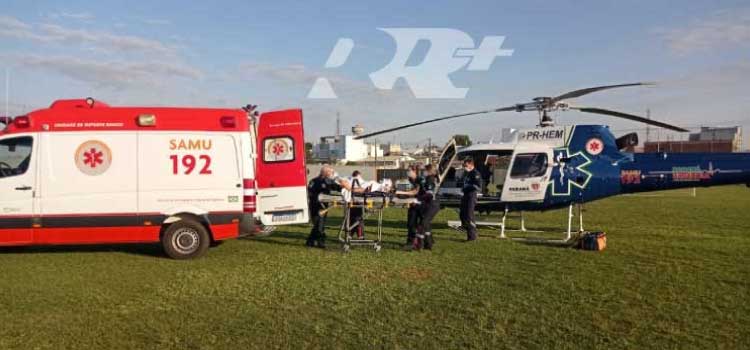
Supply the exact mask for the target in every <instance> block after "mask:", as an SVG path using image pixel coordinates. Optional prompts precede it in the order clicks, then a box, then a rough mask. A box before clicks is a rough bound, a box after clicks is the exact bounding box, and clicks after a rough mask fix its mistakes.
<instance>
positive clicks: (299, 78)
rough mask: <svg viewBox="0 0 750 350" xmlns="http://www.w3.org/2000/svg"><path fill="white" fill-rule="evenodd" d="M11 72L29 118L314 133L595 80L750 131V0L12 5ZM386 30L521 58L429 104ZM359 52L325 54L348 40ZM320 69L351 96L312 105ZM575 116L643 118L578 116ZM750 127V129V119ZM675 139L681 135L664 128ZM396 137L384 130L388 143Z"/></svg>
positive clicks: (7, 52) (2, 30)
mask: <svg viewBox="0 0 750 350" xmlns="http://www.w3.org/2000/svg"><path fill="white" fill-rule="evenodd" d="M0 6H2V11H0V62H2V63H0V67H2V68H6V69H8V71H9V72H10V82H11V90H10V97H11V98H10V101H11V104H10V108H11V112H12V113H15V114H18V113H23V112H24V111H27V110H29V109H32V108H39V107H44V106H47V105H49V103H50V102H51V101H53V100H55V99H58V98H72V97H85V96H94V97H96V98H98V99H101V100H104V101H106V102H109V103H110V104H117V105H124V104H130V105H132V104H136V105H195V106H225V107H236V106H241V105H244V104H247V103H255V104H259V105H261V108H263V109H265V110H269V109H276V108H286V107H302V108H303V109H304V110H305V114H306V128H307V133H308V138H309V139H313V138H315V137H318V136H321V135H325V134H331V133H333V131H334V120H335V115H336V112H339V113H340V114H341V118H342V121H343V124H344V125H345V126H349V125H352V124H354V123H362V124H364V125H365V126H366V128H367V129H368V130H373V129H378V128H381V127H387V126H394V125H398V124H401V123H403V122H410V121H417V120H421V119H425V118H430V117H435V116H439V115H442V114H449V113H454V112H463V111H470V110H473V109H484V108H489V107H495V106H504V105H508V104H513V103H516V102H522V101H525V100H527V99H529V98H531V97H534V96H539V95H556V94H557V93H560V92H564V91H566V90H571V89H575V88H580V87H587V86H591V85H599V84H608V83H623V82H633V81H657V82H659V85H658V86H657V87H655V88H645V89H630V90H627V91H625V90H623V91H613V92H608V93H603V94H600V95H592V96H590V97H586V98H585V99H581V100H580V101H576V102H578V103H579V104H584V105H594V106H598V107H610V108H617V109H620V110H622V111H625V112H631V113H636V114H644V113H645V112H644V111H645V110H646V109H647V108H650V109H651V111H652V116H653V117H654V118H656V119H661V120H664V121H669V122H672V123H676V124H680V125H685V126H697V125H737V124H739V125H743V126H745V127H746V128H750V114H748V112H747V110H748V107H750V106H749V105H750V97H748V93H747V91H750V83H749V82H748V78H750V50H748V49H750V4H748V3H747V1H682V2H679V3H678V5H676V4H675V2H668V1H557V2H549V1H517V2H516V1H514V2H506V1H502V2H501V1H472V2H466V1H422V2H416V1H412V2H407V1H378V2H343V1H339V2H318V3H314V2H292V1H272V2H271V1H264V2H257V3H255V2H248V1H226V2H221V1H215V2H211V3H208V2H205V3H192V2H185V1H152V2H149V3H135V2H133V1H97V2H84V1H65V2H59V1H54V2H53V1H7V0H4V1H2V5H0ZM381 27H441V28H454V29H458V30H461V31H464V32H466V33H468V34H470V35H471V36H472V37H473V38H474V40H475V41H476V42H479V41H480V40H481V38H482V37H484V36H488V35H503V36H506V41H505V44H504V47H505V48H508V49H513V50H514V54H513V56H511V57H498V58H497V59H496V61H495V63H494V64H493V65H492V66H491V69H490V70H489V71H487V72H466V71H462V72H457V73H455V74H453V75H451V77H452V78H453V80H454V82H455V84H456V85H457V86H460V87H468V88H469V89H470V90H469V93H468V95H467V97H466V98H465V99H460V100H457V99H451V100H434V99H416V98H414V97H413V96H412V95H411V93H410V92H409V90H408V89H407V88H406V86H405V85H404V84H399V85H398V86H397V88H396V89H394V90H393V91H378V90H376V89H375V88H374V87H373V86H372V83H371V82H370V81H369V79H368V74H369V73H371V72H373V71H376V70H378V69H380V68H381V67H383V66H385V65H386V64H387V63H388V62H389V61H390V59H391V57H392V56H393V54H394V51H395V44H394V42H393V40H392V38H391V37H389V36H388V35H386V34H385V33H384V32H382V31H379V30H377V28H381ZM342 37H345V38H351V39H353V41H354V43H355V46H354V49H353V52H352V54H351V56H350V57H349V59H348V60H347V62H346V63H345V64H344V65H343V66H341V67H339V68H336V69H326V68H324V63H325V62H326V60H327V59H328V56H329V54H330V52H331V50H332V49H333V46H334V45H335V43H336V41H337V40H338V39H339V38H342ZM318 76H326V77H330V78H331V80H332V82H333V87H334V89H337V90H343V93H341V94H339V95H340V98H338V99H336V100H311V99H308V98H307V97H306V96H307V93H308V91H309V90H310V87H311V86H312V83H313V81H314V79H315V78H316V77H318ZM534 122H535V119H534V116H533V115H531V114H528V115H526V114H524V115H521V114H515V113H513V114H505V115H495V116H484V117H479V118H476V119H471V120H465V121H457V122H447V123H443V124H436V125H435V126H434V127H429V128H423V129H418V130H407V131H403V132H401V133H399V134H396V135H393V136H388V137H386V138H385V139H386V140H389V138H391V139H392V138H398V139H400V140H403V139H408V140H412V141H415V142H416V141H420V140H423V139H425V138H427V137H433V138H434V139H437V140H442V139H444V138H446V137H447V136H449V135H451V134H454V133H457V132H465V133H469V134H471V135H472V136H473V137H474V138H475V139H485V140H487V139H490V138H492V137H493V135H495V134H497V133H498V132H499V130H500V129H501V128H503V127H530V126H533V125H534ZM558 122H560V123H592V122H602V123H606V124H610V125H612V127H613V129H615V130H622V131H625V130H629V129H638V128H642V126H640V125H638V124H634V123H630V122H627V121H623V122H620V121H616V120H610V119H606V117H604V119H599V118H591V117H587V116H582V115H579V114H576V113H572V112H568V113H566V114H565V115H561V116H560V117H559V118H558ZM748 130H750V129H748ZM661 137H667V134H666V133H665V134H663V136H661ZM381 141H384V140H381Z"/></svg>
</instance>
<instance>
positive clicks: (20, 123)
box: [13, 115, 31, 129]
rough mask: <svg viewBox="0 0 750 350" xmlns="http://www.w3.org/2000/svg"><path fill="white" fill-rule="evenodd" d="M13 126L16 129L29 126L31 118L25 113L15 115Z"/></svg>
mask: <svg viewBox="0 0 750 350" xmlns="http://www.w3.org/2000/svg"><path fill="white" fill-rule="evenodd" d="M13 126H14V127H16V128H17V129H26V128H28V127H30V126H31V119H29V116H27V115H22V116H20V117H15V118H13Z"/></svg>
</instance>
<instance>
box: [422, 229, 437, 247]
mask: <svg viewBox="0 0 750 350" xmlns="http://www.w3.org/2000/svg"><path fill="white" fill-rule="evenodd" d="M424 235H425V237H424V249H427V250H432V246H433V245H434V244H435V240H434V239H433V238H432V233H430V232H425V234H424Z"/></svg>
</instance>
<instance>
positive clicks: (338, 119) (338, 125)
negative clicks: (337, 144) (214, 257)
mask: <svg viewBox="0 0 750 350" xmlns="http://www.w3.org/2000/svg"><path fill="white" fill-rule="evenodd" d="M339 136H341V113H340V112H339V111H336V138H339Z"/></svg>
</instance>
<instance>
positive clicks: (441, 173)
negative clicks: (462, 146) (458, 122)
mask: <svg viewBox="0 0 750 350" xmlns="http://www.w3.org/2000/svg"><path fill="white" fill-rule="evenodd" d="M456 155H458V146H457V145H456V140H455V139H450V140H448V143H447V144H446V145H445V147H443V152H442V153H441V154H440V161H439V162H438V164H437V173H438V177H439V178H438V185H437V187H438V188H436V189H435V193H437V192H438V190H440V186H441V185H442V184H443V180H445V178H446V177H447V176H448V172H449V171H450V170H451V164H452V163H453V161H454V160H455V159H456Z"/></svg>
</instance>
